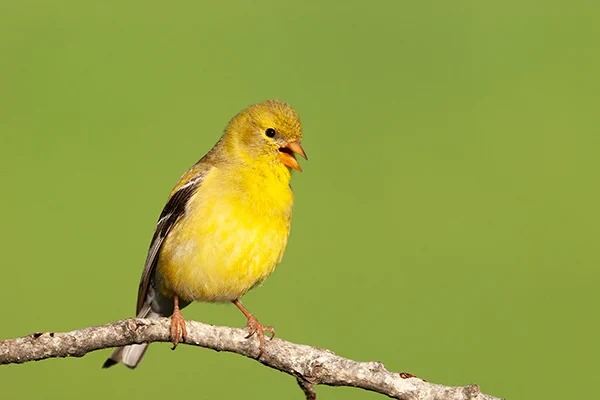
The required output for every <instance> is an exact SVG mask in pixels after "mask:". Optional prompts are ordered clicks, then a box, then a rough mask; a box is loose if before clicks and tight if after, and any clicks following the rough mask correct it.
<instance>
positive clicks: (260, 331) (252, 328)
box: [233, 300, 275, 358]
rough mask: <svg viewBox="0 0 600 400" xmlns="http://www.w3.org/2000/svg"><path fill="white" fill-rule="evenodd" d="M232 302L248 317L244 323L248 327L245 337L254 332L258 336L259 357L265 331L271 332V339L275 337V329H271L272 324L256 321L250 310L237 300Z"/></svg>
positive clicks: (263, 343) (263, 347) (262, 348)
mask: <svg viewBox="0 0 600 400" xmlns="http://www.w3.org/2000/svg"><path fill="white" fill-rule="evenodd" d="M233 304H235V306H236V307H237V308H239V309H240V311H241V312H242V313H244V315H245V316H246V318H248V323H247V324H246V327H247V328H248V330H249V332H248V335H247V336H246V338H249V337H252V335H254V334H255V333H256V335H257V336H258V340H259V342H260V345H259V352H258V357H259V358H260V356H261V355H262V353H263V351H264V349H265V344H266V343H265V331H268V332H269V333H270V334H271V339H273V338H274V337H275V329H273V327H272V326H265V325H262V324H261V323H260V322H258V320H257V319H256V317H255V316H254V315H252V314H251V313H250V311H248V309H247V308H246V307H244V306H243V305H242V303H240V301H239V300H234V301H233Z"/></svg>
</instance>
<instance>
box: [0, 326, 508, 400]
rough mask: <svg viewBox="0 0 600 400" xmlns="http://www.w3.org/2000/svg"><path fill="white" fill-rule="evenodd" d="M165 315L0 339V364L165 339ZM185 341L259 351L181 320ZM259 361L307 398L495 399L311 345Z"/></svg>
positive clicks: (271, 345) (274, 345)
mask: <svg viewBox="0 0 600 400" xmlns="http://www.w3.org/2000/svg"><path fill="white" fill-rule="evenodd" d="M169 324H170V320H169V319H167V318H161V319H126V320H122V321H117V322H113V323H111V324H107V325H102V326H94V327H89V328H84V329H80V330H77V331H72V332H66V333H34V334H32V335H29V336H25V337H22V338H18V339H11V340H4V341H0V365H2V364H15V363H16V364H20V363H25V362H29V361H37V360H43V359H46V358H53V357H81V356H84V355H85V354H87V353H89V352H91V351H94V350H100V349H105V348H109V347H118V346H124V345H128V344H133V343H150V342H169V341H170V339H169ZM186 325H187V331H188V336H187V340H186V341H185V343H186V344H189V345H195V346H201V347H206V348H209V349H213V350H216V351H228V352H232V353H237V354H241V355H243V356H246V357H249V358H256V356H257V355H258V339H256V338H255V337H254V338H251V339H246V338H245V337H246V332H245V331H244V330H243V329H236V328H228V327H223V326H212V325H206V324H202V323H200V322H195V321H186ZM258 361H259V362H260V363H262V364H264V365H266V366H268V367H271V368H273V369H276V370H278V371H281V372H285V373H287V374H290V375H292V376H294V377H295V378H297V380H298V383H299V385H300V387H301V388H302V390H303V391H304V393H305V394H306V397H307V399H315V398H316V394H315V391H314V388H313V387H312V385H329V386H353V387H357V388H362V389H366V390H371V391H374V392H377V393H381V394H384V395H386V396H389V397H392V398H395V399H403V400H413V399H419V400H446V399H448V400H449V399H453V400H499V399H497V398H495V397H492V396H489V395H485V394H483V393H481V391H480V389H479V387H478V386H477V385H469V386H465V387H451V386H443V385H437V384H434V383H429V382H426V381H424V380H422V379H419V378H417V377H413V376H412V375H410V374H407V373H397V372H390V371H388V370H386V369H385V367H384V366H383V364H381V363H379V362H358V361H354V360H350V359H347V358H343V357H340V356H338V355H336V354H334V353H333V352H331V351H329V350H325V349H319V348H316V347H312V346H306V345H302V344H295V343H290V342H287V341H285V340H281V339H273V340H272V341H269V342H268V343H267V346H266V348H265V351H264V352H263V354H262V355H261V357H260V359H258Z"/></svg>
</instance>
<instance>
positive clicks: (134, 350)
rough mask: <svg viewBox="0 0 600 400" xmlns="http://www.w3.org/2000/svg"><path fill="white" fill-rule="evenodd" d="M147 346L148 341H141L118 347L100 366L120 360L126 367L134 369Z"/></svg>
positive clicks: (113, 363)
mask: <svg viewBox="0 0 600 400" xmlns="http://www.w3.org/2000/svg"><path fill="white" fill-rule="evenodd" d="M148 346H149V344H148V343H142V344H132V345H129V346H124V347H119V348H118V349H116V350H115V351H114V352H113V353H112V355H111V356H110V357H109V358H108V359H107V360H106V361H105V362H104V364H103V365H102V368H109V367H112V366H113V365H115V364H118V363H120V362H122V363H123V364H124V365H125V366H126V367H128V368H131V369H134V368H135V367H137V365H138V364H139V363H140V361H142V357H144V353H146V350H147V349H148Z"/></svg>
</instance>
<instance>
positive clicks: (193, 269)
mask: <svg viewBox="0 0 600 400" xmlns="http://www.w3.org/2000/svg"><path fill="white" fill-rule="evenodd" d="M273 172H274V173H276V174H281V173H283V174H285V173H287V174H288V175H287V179H279V178H280V177H279V176H277V175H273V176H271V174H267V175H265V174H258V175H257V174H255V173H253V172H252V171H248V172H247V173H246V174H241V175H240V172H239V171H237V170H236V171H235V172H234V171H230V170H228V169H224V168H213V169H211V170H210V171H209V172H208V173H207V174H206V176H205V178H204V180H203V182H202V184H201V186H200V187H199V188H198V190H197V192H196V193H195V195H194V196H193V197H192V198H191V199H190V201H189V203H188V205H187V208H186V213H185V215H184V216H183V217H182V218H181V220H180V221H179V222H178V223H177V224H176V225H175V226H174V227H173V228H172V230H171V231H170V233H169V235H168V236H167V238H166V239H165V242H164V243H163V247H162V249H161V252H160V255H159V260H158V265H157V277H158V282H159V283H160V286H161V290H162V291H163V292H164V294H166V295H170V294H177V295H179V296H180V297H181V298H183V299H185V300H187V301H192V300H200V301H231V300H235V299H237V298H239V297H241V296H242V295H244V294H245V293H246V292H247V291H248V290H250V289H251V288H252V287H254V286H256V285H258V284H260V283H261V282H263V281H264V280H265V279H266V278H267V277H268V276H269V275H270V274H271V273H272V272H273V270H274V269H275V267H276V265H277V264H278V263H279V261H280V260H281V258H282V256H283V252H284V250H285V246H286V244H287V239H288V234H289V230H290V220H291V212H292V204H293V195H292V192H291V189H290V187H289V185H288V183H287V182H288V181H289V171H288V170H287V169H286V170H285V171H284V170H279V171H273Z"/></svg>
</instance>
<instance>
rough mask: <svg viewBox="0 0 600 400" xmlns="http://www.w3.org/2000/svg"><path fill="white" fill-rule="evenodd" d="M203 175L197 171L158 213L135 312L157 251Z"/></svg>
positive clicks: (147, 282)
mask: <svg viewBox="0 0 600 400" xmlns="http://www.w3.org/2000/svg"><path fill="white" fill-rule="evenodd" d="M204 175H205V172H202V173H199V174H198V175H196V176H194V177H193V178H192V179H190V181H189V182H188V183H186V184H185V185H183V186H182V187H180V188H179V189H178V190H177V191H176V192H175V193H174V194H173V195H172V196H171V197H170V198H169V201H167V204H166V205H165V208H164V209H163V210H162V212H161V213H160V218H159V219H158V222H157V223H156V228H155V230H154V236H153V237H152V242H151V243H150V249H149V250H148V257H147V258H146V264H145V265H144V272H142V278H141V279H140V287H139V289H138V299H137V309H136V314H138V313H139V312H140V310H141V309H142V307H143V306H144V303H145V302H146V296H147V294H148V286H149V285H150V282H151V280H152V276H153V275H154V270H155V269H156V263H157V261H158V253H159V252H160V249H161V247H162V244H163V242H164V240H165V238H166V237H167V235H168V234H169V231H170V230H171V228H172V227H173V226H174V225H175V224H176V223H177V221H179V219H180V218H181V217H182V216H183V215H184V214H185V208H186V206H187V203H188V201H189V200H190V198H191V197H192V195H193V194H194V193H195V192H196V190H197V189H198V187H199V186H200V185H201V183H202V180H203V178H204Z"/></svg>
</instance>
